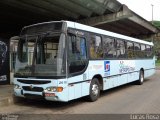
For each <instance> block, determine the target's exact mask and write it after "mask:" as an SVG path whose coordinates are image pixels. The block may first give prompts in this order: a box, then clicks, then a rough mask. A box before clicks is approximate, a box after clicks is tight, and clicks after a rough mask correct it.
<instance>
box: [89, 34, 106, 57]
mask: <svg viewBox="0 0 160 120" xmlns="http://www.w3.org/2000/svg"><path fill="white" fill-rule="evenodd" d="M102 48H103V47H102V38H101V37H100V36H97V35H91V39H90V57H91V58H92V59H100V58H103V50H102Z"/></svg>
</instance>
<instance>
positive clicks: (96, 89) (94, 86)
mask: <svg viewBox="0 0 160 120" xmlns="http://www.w3.org/2000/svg"><path fill="white" fill-rule="evenodd" d="M99 96H100V84H99V81H98V79H97V78H93V80H92V81H91V84H90V92H89V96H88V99H89V101H91V102H94V101H96V100H97V99H98V98H99Z"/></svg>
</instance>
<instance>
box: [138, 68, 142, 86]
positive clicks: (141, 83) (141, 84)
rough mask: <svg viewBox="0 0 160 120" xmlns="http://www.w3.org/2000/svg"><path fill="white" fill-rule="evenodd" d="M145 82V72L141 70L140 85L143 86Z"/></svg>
mask: <svg viewBox="0 0 160 120" xmlns="http://www.w3.org/2000/svg"><path fill="white" fill-rule="evenodd" d="M143 82H144V72H143V71H142V70H141V71H140V73H139V80H138V81H137V84H138V85H142V84H143Z"/></svg>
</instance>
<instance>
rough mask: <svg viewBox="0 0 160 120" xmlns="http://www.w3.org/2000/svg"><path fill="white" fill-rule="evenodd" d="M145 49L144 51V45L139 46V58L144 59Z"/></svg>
mask: <svg viewBox="0 0 160 120" xmlns="http://www.w3.org/2000/svg"><path fill="white" fill-rule="evenodd" d="M145 49H146V46H145V45H143V44H141V52H140V53H141V58H145V56H146V55H145V54H146V53H145Z"/></svg>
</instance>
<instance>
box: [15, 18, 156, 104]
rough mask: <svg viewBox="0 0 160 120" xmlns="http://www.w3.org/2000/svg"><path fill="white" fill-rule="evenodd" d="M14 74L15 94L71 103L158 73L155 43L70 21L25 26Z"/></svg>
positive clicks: (92, 97)
mask: <svg viewBox="0 0 160 120" xmlns="http://www.w3.org/2000/svg"><path fill="white" fill-rule="evenodd" d="M17 49H18V52H17V57H16V65H15V66H16V68H15V74H14V94H15V96H16V97H23V98H31V99H45V100H49V101H63V102H67V101H70V100H73V99H77V98H80V97H84V96H87V97H88V99H89V100H90V101H96V100H97V99H98V98H99V96H100V91H102V90H107V89H111V88H114V87H117V86H120V85H123V84H126V83H130V82H133V81H135V82H136V83H137V84H140V85H141V84H142V83H143V81H144V78H146V77H149V76H151V75H153V74H154V72H155V58H154V56H153V43H152V42H146V41H142V40H139V39H135V38H131V37H127V36H124V35H120V34H116V33H113V32H109V31H105V30H101V29H97V28H94V27H90V26H86V25H82V24H79V23H75V22H70V21H53V22H44V23H39V24H34V25H30V26H27V27H24V28H23V29H22V31H21V34H20V39H19V43H18V48H17Z"/></svg>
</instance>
